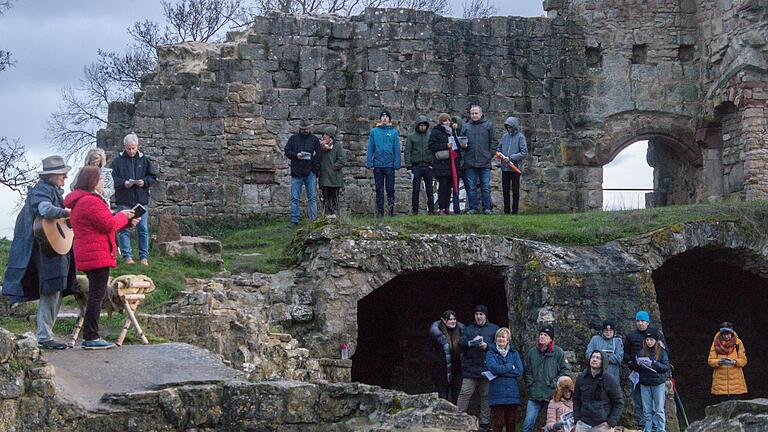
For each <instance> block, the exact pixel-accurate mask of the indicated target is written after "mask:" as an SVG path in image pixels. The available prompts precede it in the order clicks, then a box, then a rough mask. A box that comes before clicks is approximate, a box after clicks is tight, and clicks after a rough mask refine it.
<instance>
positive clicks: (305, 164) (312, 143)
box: [285, 120, 321, 226]
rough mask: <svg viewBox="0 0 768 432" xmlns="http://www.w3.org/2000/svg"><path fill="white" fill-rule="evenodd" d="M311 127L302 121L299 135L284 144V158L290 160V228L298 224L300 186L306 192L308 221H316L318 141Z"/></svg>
mask: <svg viewBox="0 0 768 432" xmlns="http://www.w3.org/2000/svg"><path fill="white" fill-rule="evenodd" d="M311 128H312V125H311V124H310V123H309V122H308V121H307V120H302V121H301V125H299V133H297V134H293V135H291V137H290V138H288V143H287V144H285V157H287V158H288V159H290V160H291V226H296V225H298V223H299V200H301V187H302V185H303V186H304V188H305V189H306V190H307V207H308V208H309V219H310V220H315V219H317V178H318V177H320V163H321V159H320V140H319V139H318V138H317V137H316V136H315V135H313V134H312V133H311Z"/></svg>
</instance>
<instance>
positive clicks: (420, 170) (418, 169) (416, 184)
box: [411, 165, 435, 214]
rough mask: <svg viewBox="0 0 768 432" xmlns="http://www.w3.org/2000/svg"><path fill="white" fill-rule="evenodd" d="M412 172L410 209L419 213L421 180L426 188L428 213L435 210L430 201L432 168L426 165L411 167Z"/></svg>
mask: <svg viewBox="0 0 768 432" xmlns="http://www.w3.org/2000/svg"><path fill="white" fill-rule="evenodd" d="M411 172H412V173H413V192H411V210H412V211H413V214H419V193H420V192H421V182H422V180H423V181H424V188H425V189H426V190H427V209H428V210H429V212H430V213H434V212H435V203H434V202H433V201H432V196H433V191H432V182H433V179H434V178H433V177H432V168H430V167H429V166H427V165H423V166H417V165H414V166H413V167H412V168H411Z"/></svg>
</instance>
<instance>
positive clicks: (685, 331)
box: [653, 248, 768, 421]
mask: <svg viewBox="0 0 768 432" xmlns="http://www.w3.org/2000/svg"><path fill="white" fill-rule="evenodd" d="M750 261H751V259H750V257H749V256H747V255H739V254H738V251H734V250H726V249H702V248H697V249H692V250H690V251H688V252H685V253H682V254H680V255H677V256H674V257H672V258H670V259H669V260H667V261H666V262H665V263H664V264H663V265H662V266H661V267H659V268H658V269H657V270H655V271H654V272H653V283H654V285H655V287H656V297H657V301H658V304H659V308H660V310H661V321H662V326H663V328H664V334H665V336H666V338H667V342H668V344H669V350H670V361H671V363H672V364H673V365H674V367H675V370H674V376H675V379H676V381H677V386H678V389H679V392H680V395H681V397H682V399H683V403H684V404H685V410H686V413H687V414H688V419H689V420H691V421H693V420H698V419H701V418H703V417H704V407H705V406H707V405H708V404H710V403H712V399H711V398H710V386H711V384H712V369H711V368H710V367H709V366H708V365H707V357H708V354H709V348H710V346H711V344H712V340H713V338H714V335H715V333H717V331H718V329H719V326H718V324H719V323H720V322H722V321H732V322H734V323H735V325H736V332H737V333H738V335H739V337H740V338H741V339H742V341H743V343H744V346H745V348H746V353H747V366H746V367H745V368H744V375H745V378H746V381H747V389H748V390H749V393H748V394H747V395H746V396H747V398H749V399H752V398H756V397H766V396H768V339H766V338H765V331H766V329H767V328H768V314H767V313H766V311H767V310H768V295H766V294H768V279H765V278H762V277H760V276H758V275H756V274H754V273H751V272H749V271H747V270H744V268H743V265H744V263H746V262H750ZM679 418H681V419H682V416H679Z"/></svg>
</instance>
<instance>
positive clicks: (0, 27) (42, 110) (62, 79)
mask: <svg viewBox="0 0 768 432" xmlns="http://www.w3.org/2000/svg"><path fill="white" fill-rule="evenodd" d="M452 3H453V13H454V15H460V14H461V3H462V1H461V0H452ZM496 4H497V6H498V8H499V15H517V16H542V15H544V10H543V9H542V2H541V0H496ZM161 15H162V6H161V5H160V2H159V0H131V1H103V0H101V1H93V0H80V1H76V2H75V1H61V0H19V1H17V2H16V3H15V4H14V6H13V8H11V9H10V10H8V11H6V12H5V14H4V15H2V16H0V47H1V48H2V49H4V50H9V51H11V52H12V54H13V59H14V60H15V61H16V65H15V66H14V67H12V68H10V69H7V70H5V71H4V72H2V73H0V136H5V137H9V138H18V139H20V140H21V142H22V143H23V144H24V145H25V146H26V147H27V149H28V152H29V156H30V159H32V160H33V161H35V162H37V161H39V160H40V159H42V157H44V156H45V155H47V154H49V153H50V148H49V144H48V143H46V142H45V141H44V127H45V122H46V120H47V118H48V116H49V114H50V113H51V112H52V111H54V110H55V108H56V104H57V102H58V99H59V97H58V95H59V91H60V90H61V89H62V88H63V87H65V86H68V85H77V82H78V79H79V78H80V76H81V74H82V69H83V66H85V65H86V64H88V63H90V62H92V61H94V60H96V52H97V50H98V49H99V48H102V49H107V50H116V51H119V50H121V48H122V47H124V46H125V45H126V44H127V43H128V42H129V39H128V36H127V34H126V32H125V29H126V28H127V27H128V26H129V25H130V24H132V23H133V22H135V21H138V20H143V19H151V20H155V21H161ZM644 158H645V155H644V153H643V156H642V159H643V160H644ZM622 163H626V164H628V165H632V164H633V162H632V161H631V160H629V161H624V162H622ZM643 163H644V162H643ZM625 168H626V167H625ZM622 171H624V172H625V171H626V169H624V170H622ZM14 199H15V195H14V194H13V193H12V192H10V191H8V190H7V189H5V188H1V187H0V202H2V203H4V204H6V205H3V206H0V237H1V236H7V237H10V236H11V234H12V231H13V223H14V219H15V214H14V209H13V207H14V206H13V204H12V203H13V201H14Z"/></svg>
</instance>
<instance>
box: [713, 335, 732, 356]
mask: <svg viewBox="0 0 768 432" xmlns="http://www.w3.org/2000/svg"><path fill="white" fill-rule="evenodd" d="M734 348H736V338H735V337H733V336H731V339H730V340H725V339H723V335H722V333H721V334H719V335H717V338H715V352H716V353H718V354H719V355H728V354H730V353H732V352H733V350H734Z"/></svg>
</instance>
